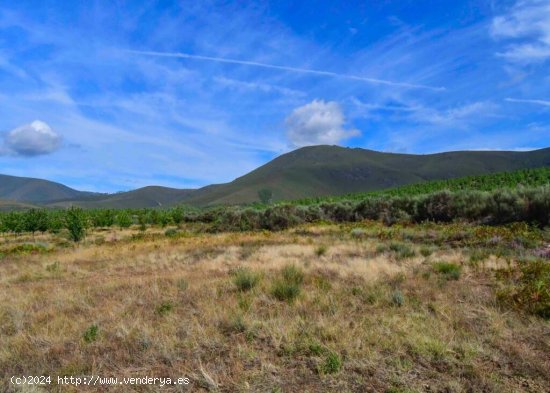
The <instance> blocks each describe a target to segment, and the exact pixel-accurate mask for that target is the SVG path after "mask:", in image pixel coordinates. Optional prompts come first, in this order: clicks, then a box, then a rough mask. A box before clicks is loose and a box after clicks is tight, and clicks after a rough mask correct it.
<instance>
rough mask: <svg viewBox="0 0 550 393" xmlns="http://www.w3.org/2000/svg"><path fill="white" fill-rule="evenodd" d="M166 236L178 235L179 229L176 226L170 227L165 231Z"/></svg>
mask: <svg viewBox="0 0 550 393" xmlns="http://www.w3.org/2000/svg"><path fill="white" fill-rule="evenodd" d="M164 236H166V237H176V236H178V230H177V229H176V228H168V229H167V230H166V231H164Z"/></svg>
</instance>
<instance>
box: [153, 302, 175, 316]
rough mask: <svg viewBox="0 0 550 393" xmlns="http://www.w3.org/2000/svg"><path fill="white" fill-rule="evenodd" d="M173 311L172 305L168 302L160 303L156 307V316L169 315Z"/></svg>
mask: <svg viewBox="0 0 550 393" xmlns="http://www.w3.org/2000/svg"><path fill="white" fill-rule="evenodd" d="M173 309H174V305H173V304H172V302H170V301H165V302H162V303H161V304H159V305H158V306H157V309H156V311H157V314H158V315H161V316H162V315H166V314H169V313H170V312H171V311H172V310H173Z"/></svg>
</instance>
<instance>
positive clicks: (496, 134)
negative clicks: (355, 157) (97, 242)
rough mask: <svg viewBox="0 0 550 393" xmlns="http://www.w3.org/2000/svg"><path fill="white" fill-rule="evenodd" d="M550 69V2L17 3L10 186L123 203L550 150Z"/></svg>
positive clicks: (5, 46) (4, 121)
mask: <svg viewBox="0 0 550 393" xmlns="http://www.w3.org/2000/svg"><path fill="white" fill-rule="evenodd" d="M549 71H550V1H549V0H519V1H501V2H499V1H489V0H487V1H484V0H477V1H464V0H463V1H437V2H434V1H421V0H415V1H412V0H411V1H408V0H398V1H397V0H396V1H389V0H387V1H349V2H341V1H303V2H295V1H283V0H280V1H273V2H261V1H255V2H241V1H239V2H236V1H235V2H230V1H223V2H221V1H220V2H215V1H212V2H210V1H200V2H190V1H185V2H184V1H179V2H177V1H173V2H171V1H157V2H155V1H112V2H106V1H47V0H44V1H40V2H37V1H25V0H20V1H17V2H14V1H7V0H5V1H3V0H0V173H4V174H11V175H18V176H32V177H39V178H46V179H51V180H55V181H59V182H62V183H65V184H67V185H70V186H72V187H75V188H79V189H86V190H93V191H102V192H113V191H118V190H127V189H132V188H137V187H141V186H145V185H151V184H160V185H166V186H173V187H180V188H190V187H193V188H194V187H199V186H202V185H207V184H211V183H220V182H227V181H230V180H232V179H234V178H235V177H238V176H240V175H242V174H244V173H246V172H248V171H250V170H252V169H254V168H256V167H257V166H259V165H261V164H263V163H265V162H267V161H269V160H270V159H272V158H274V157H276V156H277V155H280V154H282V153H285V152H288V151H290V150H292V149H294V148H296V147H300V146H306V145H313V144H321V143H325V144H339V145H343V146H351V147H363V148H368V149H375V150H383V151H393V152H409V153H430V152H439V151H446V150H463V149H476V150H479V149H507V150H526V149H535V148H542V147H548V146H550V72H549Z"/></svg>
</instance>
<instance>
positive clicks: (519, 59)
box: [491, 0, 550, 64]
mask: <svg viewBox="0 0 550 393" xmlns="http://www.w3.org/2000/svg"><path fill="white" fill-rule="evenodd" d="M491 34H492V35H493V37H494V38H495V39H503V40H509V41H513V43H511V44H510V45H508V47H507V48H506V49H505V51H504V52H500V53H498V54H499V55H500V56H502V57H505V58H506V59H508V60H509V61H512V62H516V63H523V64H528V63H537V62H544V61H546V60H548V59H550V2H548V1H547V0H520V1H518V2H517V3H516V4H515V5H514V6H513V7H512V8H511V9H510V10H509V12H508V13H507V14H505V15H499V16H497V17H495V18H494V19H493V23H492V25H491Z"/></svg>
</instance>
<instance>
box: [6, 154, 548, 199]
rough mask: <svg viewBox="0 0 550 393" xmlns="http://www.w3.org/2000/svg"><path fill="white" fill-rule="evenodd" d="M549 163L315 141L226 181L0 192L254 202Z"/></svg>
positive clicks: (26, 182) (44, 185)
mask: <svg viewBox="0 0 550 393" xmlns="http://www.w3.org/2000/svg"><path fill="white" fill-rule="evenodd" d="M547 166H548V167H550V148H544V149H537V150H532V151H498V150H486V151H468V150H466V151H450V152H441V153H430V154H407V153H387V152H379V151H375V150H369V149H362V148H349V147H340V146H328V145H318V146H308V147H303V148H300V149H297V150H294V151H291V152H288V153H285V154H282V155H280V156H278V157H276V158H274V159H273V160H271V161H269V162H267V163H266V164H264V165H261V166H260V167H258V168H256V169H255V170H253V171H251V172H249V173H247V174H244V175H242V176H240V177H237V178H236V179H235V180H233V181H231V182H228V183H222V184H212V185H208V186H205V187H202V188H199V189H177V188H169V187H162V186H147V187H142V188H138V189H135V190H131V191H127V192H121V193H116V194H99V193H93V192H87V191H79V190H75V189H72V188H70V187H67V186H65V185H63V184H60V183H56V182H50V181H48V180H43V179H36V178H23V177H15V176H8V175H0V199H1V200H11V201H13V202H19V203H23V204H25V203H28V204H39V205H44V206H49V207H67V206H71V205H78V206H82V207H85V208H125V207H128V208H141V207H162V206H173V205H175V204H178V203H186V204H191V205H197V206H207V205H224V204H242V203H252V202H255V201H258V191H259V190H261V189H269V190H271V191H272V193H273V200H291V199H301V198H308V197H317V196H329V195H343V194H349V193H355V192H369V191H375V190H381V189H386V188H392V187H397V186H401V185H407V184H412V183H419V182H423V181H429V180H444V179H451V178H456V177H462V176H471V175H482V174H490V173H495V172H506V171H513V170H518V169H529V168H536V167H547Z"/></svg>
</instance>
